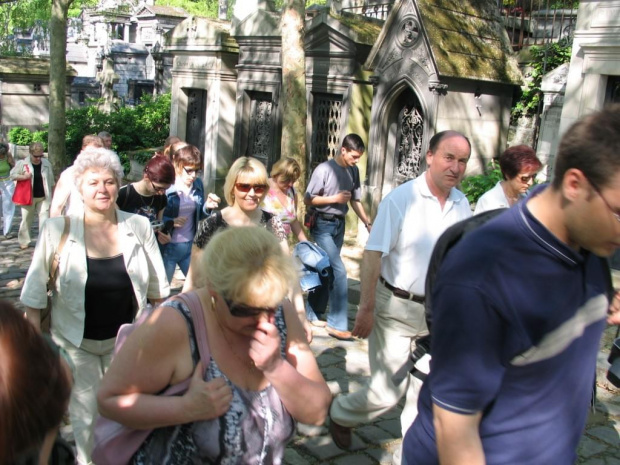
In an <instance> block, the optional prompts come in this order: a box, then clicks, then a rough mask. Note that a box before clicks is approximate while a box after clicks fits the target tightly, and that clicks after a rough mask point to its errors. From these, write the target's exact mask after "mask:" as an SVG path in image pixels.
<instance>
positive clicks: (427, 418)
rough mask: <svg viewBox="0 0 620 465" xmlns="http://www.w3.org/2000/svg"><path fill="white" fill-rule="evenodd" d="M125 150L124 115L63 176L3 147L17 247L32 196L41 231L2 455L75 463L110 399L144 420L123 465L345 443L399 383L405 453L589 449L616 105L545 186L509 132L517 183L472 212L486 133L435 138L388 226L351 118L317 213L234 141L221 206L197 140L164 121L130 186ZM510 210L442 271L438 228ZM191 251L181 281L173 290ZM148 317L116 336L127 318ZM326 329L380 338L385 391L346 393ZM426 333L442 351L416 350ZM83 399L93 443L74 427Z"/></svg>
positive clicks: (481, 456) (376, 345) (511, 454)
mask: <svg viewBox="0 0 620 465" xmlns="http://www.w3.org/2000/svg"><path fill="white" fill-rule="evenodd" d="M112 146H113V139H112V136H111V135H110V134H108V133H106V132H102V133H99V134H98V135H97V136H95V135H89V136H86V137H85V138H84V140H83V145H82V151H81V152H80V153H79V154H78V155H77V157H76V158H75V161H74V163H73V164H72V166H70V167H68V168H67V169H66V170H65V171H64V172H63V173H62V174H61V175H60V177H59V180H58V183H57V184H56V187H55V189H54V176H53V172H52V167H51V164H50V163H49V161H48V160H47V159H46V158H45V157H44V156H43V149H44V147H43V145H42V144H40V143H33V144H32V145H31V146H30V154H29V156H28V157H27V158H25V159H23V160H17V161H15V160H13V158H12V156H11V154H10V151H9V148H8V146H7V145H6V144H4V143H0V189H2V190H1V195H2V198H3V202H2V214H3V218H4V224H3V233H4V236H5V238H7V237H8V238H10V237H11V236H10V229H11V225H12V220H13V212H14V208H15V206H14V204H13V202H10V201H7V199H9V200H10V198H11V197H12V195H13V192H14V191H15V188H16V186H15V183H16V182H19V181H28V182H29V184H30V191H31V197H32V199H31V202H30V204H27V205H21V209H22V222H21V224H20V228H19V233H18V242H19V245H20V247H22V248H27V247H29V246H30V245H31V236H30V234H31V229H32V222H33V218H34V214H35V213H36V214H38V217H39V228H40V231H39V235H38V240H37V242H36V246H35V248H34V252H33V257H32V263H31V265H30V268H29V270H28V273H27V275H26V278H25V280H24V283H23V287H22V291H21V297H20V301H21V304H22V305H23V306H24V307H25V309H26V319H24V318H21V317H20V315H19V313H18V312H17V310H16V309H15V308H14V307H13V306H12V305H11V304H9V303H8V302H0V409H2V412H1V414H0V462H1V463H15V464H22V463H48V461H49V460H50V459H49V457H51V456H52V455H53V451H56V452H55V455H54V456H55V457H60V456H64V459H63V460H65V461H64V462H63V461H59V460H57V461H56V462H54V463H73V461H74V460H75V461H76V462H77V463H79V464H89V463H93V449H94V448H95V450H97V447H101V445H98V444H97V441H98V437H97V435H96V429H97V428H99V423H98V422H97V419H98V417H102V418H105V419H107V420H109V421H112V422H116V423H118V425H119V427H123V428H125V429H128V430H148V431H149V433H148V434H147V435H145V439H144V440H143V441H142V442H140V443H139V444H135V450H132V453H131V458H130V459H129V463H133V464H152V463H158V464H159V463H161V464H186V463H187V464H189V463H234V464H257V465H258V464H279V463H282V462H283V457H284V450H285V447H286V444H287V442H288V441H289V440H290V439H291V438H292V436H293V435H294V434H295V424H296V422H302V423H305V424H312V425H321V424H323V423H325V422H326V421H328V422H329V430H330V433H331V434H332V437H333V439H334V442H335V443H336V445H337V446H338V447H340V448H342V449H349V448H351V443H352V441H351V438H352V428H354V427H357V426H359V425H361V424H364V423H367V422H369V421H372V420H373V419H375V418H376V417H378V416H380V415H382V414H384V413H385V412H387V411H388V410H390V409H392V408H393V407H394V406H396V405H397V404H398V402H399V401H400V400H401V398H402V397H403V396H405V397H406V400H405V404H404V405H405V406H404V409H403V411H402V415H401V432H402V435H403V438H404V440H403V445H402V448H400V449H398V450H397V451H396V452H395V453H394V457H393V463H395V464H400V463H403V464H410V465H411V464H436V463H439V462H441V463H448V464H451V463H454V464H457V463H459V464H460V463H472V464H473V463H481V464H482V463H520V464H539V463H573V462H574V460H575V457H576V452H575V451H576V446H577V443H578V441H579V438H580V436H581V434H582V431H583V428H584V426H585V420H586V414H587V406H588V403H589V402H590V400H591V395H592V394H591V393H592V386H593V383H594V374H595V362H596V354H597V352H598V341H599V339H600V335H601V332H602V330H603V329H604V326H605V324H606V323H611V324H620V311H618V310H619V309H620V304H619V299H618V296H617V295H616V296H615V297H616V298H615V300H614V295H615V294H614V290H613V288H612V287H611V281H610V279H609V270H608V266H607V263H606V261H605V260H604V259H603V258H601V257H607V256H609V255H611V254H612V253H613V252H614V250H615V248H616V247H618V246H619V245H620V224H619V222H620V158H619V157H618V153H620V151H619V150H618V149H619V148H620V106H613V107H610V108H608V109H606V110H604V111H602V112H600V113H597V114H594V115H591V116H588V117H586V118H584V119H583V120H581V121H578V122H577V123H575V125H574V126H573V128H571V130H569V131H568V132H567V133H566V135H565V136H564V137H563V139H562V141H561V144H560V148H559V152H558V154H557V157H556V165H555V169H554V176H555V177H554V179H553V181H552V183H551V184H549V185H536V186H533V184H535V179H536V175H537V173H538V172H539V171H540V169H541V168H542V163H541V162H540V160H539V159H538V158H537V157H536V154H535V151H534V150H533V149H532V148H531V147H527V146H516V147H510V148H508V149H507V150H505V151H504V152H503V153H502V154H501V155H499V157H498V160H499V166H500V169H501V173H502V177H503V179H502V180H501V181H500V182H498V183H497V185H496V186H495V187H493V189H491V190H490V191H489V192H487V193H486V194H484V195H483V196H482V197H481V198H480V199H479V200H478V202H477V205H476V206H475V209H472V207H471V206H470V204H469V202H468V200H467V198H466V197H465V195H464V194H463V193H462V192H461V191H459V189H458V185H459V183H460V182H461V180H462V179H463V177H464V175H465V171H466V168H467V164H468V162H469V160H470V156H471V152H472V146H471V142H470V140H469V138H468V137H466V135H464V134H462V133H460V132H458V131H453V130H445V131H441V132H438V133H437V134H435V135H434V136H433V137H432V138H430V140H429V143H428V150H427V152H426V156H425V162H426V171H424V172H423V173H422V174H421V175H420V176H419V177H417V178H415V179H413V180H411V181H408V182H405V183H404V184H401V185H400V186H398V187H396V188H395V189H393V190H392V191H391V192H390V193H389V194H387V195H386V196H385V197H384V198H383V199H382V200H381V202H380V203H379V205H378V209H377V211H376V214H375V215H374V222H373V221H371V218H370V216H369V214H368V213H367V212H366V209H365V207H364V203H363V202H362V200H363V199H362V191H361V188H362V181H361V179H360V173H359V169H358V168H357V166H356V165H357V163H358V162H359V160H360V159H361V157H362V156H363V155H364V152H365V151H366V147H365V144H364V142H363V140H362V138H361V137H360V136H358V135H357V134H348V135H347V136H345V137H344V138H343V140H342V144H341V148H340V150H339V152H338V153H337V154H336V156H335V157H334V158H333V159H330V160H328V161H326V162H324V163H321V164H320V165H318V166H317V167H316V168H315V169H314V171H313V172H312V173H311V176H310V179H309V182H308V186H307V189H306V191H305V192H304V193H303V196H302V198H303V203H304V204H305V206H306V207H307V208H308V215H307V217H308V222H307V224H306V227H307V228H306V229H304V227H303V226H302V224H301V222H300V221H299V218H298V216H297V213H298V202H299V195H298V193H297V192H296V190H295V188H294V185H295V183H296V182H297V181H298V179H299V178H300V176H301V167H300V166H299V164H298V163H297V162H296V161H295V160H294V159H292V158H283V159H281V160H279V161H278V162H276V163H274V165H273V166H272V167H271V172H270V175H268V171H267V168H266V167H265V166H264V165H263V164H262V163H261V162H260V161H258V160H257V159H255V158H252V157H239V158H238V159H236V160H235V161H234V162H233V163H232V165H231V166H230V169H229V171H228V173H227V175H226V179H225V182H224V185H223V189H222V194H223V198H224V200H225V202H226V206H224V207H223V208H221V206H220V203H221V201H220V198H219V197H218V196H217V195H216V194H215V193H213V192H210V193H209V192H207V190H206V189H205V186H204V184H203V180H202V176H201V172H202V169H203V156H202V154H201V153H200V151H199V149H198V148H197V147H195V146H193V145H191V144H188V143H186V142H183V141H181V140H180V139H179V138H177V137H174V136H170V137H169V138H168V139H167V140H166V141H165V143H164V146H163V147H162V149H161V150H160V151H158V152H157V153H155V154H154V156H153V157H152V158H151V159H150V160H149V161H148V162H147V163H146V165H145V168H144V172H143V175H142V178H141V179H140V180H138V181H136V182H134V183H131V184H127V185H123V171H122V167H121V164H120V160H119V157H118V156H117V154H116V153H115V152H113V151H112V150H111V148H112ZM349 208H351V209H352V210H353V212H354V213H355V215H356V216H357V219H359V221H360V222H361V223H362V224H363V226H364V228H365V229H366V230H367V232H368V240H367V243H366V245H365V250H364V254H363V258H362V264H361V277H360V282H361V296H360V303H359V307H358V309H357V314H356V318H355V323H354V325H353V327H352V328H349V324H348V319H347V313H348V299H347V272H346V268H345V266H344V263H343V261H342V258H341V257H340V254H341V249H342V246H343V242H344V233H345V226H346V215H347V212H348V210H349ZM495 209H502V210H504V211H503V212H502V213H500V214H497V215H496V216H493V218H492V219H490V220H488V221H486V222H484V224H482V225H480V226H478V227H476V228H475V229H474V230H473V231H471V232H469V233H468V235H467V236H466V237H464V238H463V239H462V240H461V241H460V242H459V243H457V244H456V245H454V247H453V249H452V250H451V251H450V253H449V254H447V255H446V258H445V259H444V260H445V261H444V262H442V263H435V264H434V266H435V268H436V269H438V272H437V273H436V274H434V275H433V276H432V278H433V282H432V283H433V285H432V286H431V287H429V284H428V282H429V281H428V280H429V266H430V265H431V261H432V260H433V257H434V255H433V250H434V247H435V244H436V243H437V242H438V241H440V237H441V236H442V235H443V234H444V232H446V231H447V230H449V229H452V228H453V227H454V226H457V225H458V224H462V223H461V222H463V221H464V220H468V218H470V217H472V210H473V214H474V215H482V214H483V213H484V212H488V211H490V210H495ZM309 238H310V239H312V240H313V241H315V242H316V244H317V245H318V246H319V247H320V248H321V249H323V250H324V252H325V255H326V256H327V257H328V258H329V262H330V265H331V270H332V273H333V276H332V279H331V282H330V283H329V284H326V285H323V286H321V287H319V288H318V289H317V290H315V291H313V292H312V293H311V295H309V296H306V298H304V295H303V294H302V291H301V288H300V285H299V281H298V276H297V271H296V268H295V265H294V262H293V260H292V258H291V250H290V247H289V246H290V244H292V243H295V242H297V241H307V240H309ZM177 269H178V270H180V272H181V273H182V274H183V275H184V276H185V280H184V285H183V289H182V291H181V292H182V294H181V297H177V296H175V297H171V296H170V288H171V282H172V279H173V276H174V274H175V272H176V270H177ZM431 297H432V301H433V306H432V312H433V313H432V326H431V325H430V321H431V320H430V315H429V308H428V306H427V305H426V304H427V301H429V300H430V298H431ZM190 303H191V305H190ZM50 313H51V326H50V328H49V332H50V336H47V335H46V334H44V333H45V328H44V324H45V322H46V319H47V316H48V314H50ZM137 320H138V321H141V322H143V323H142V324H140V325H137V324H134V326H135V328H134V329H133V331H132V333H131V335H130V336H129V337H127V339H126V340H124V341H123V342H122V345H121V344H120V343H119V341H118V340H117V334H118V333H119V330H120V329H121V327H124V325H129V324H132V323H133V322H135V321H137ZM313 326H314V327H324V328H325V331H326V333H327V334H328V335H329V336H331V337H333V338H336V339H339V340H343V341H350V340H353V339H354V338H356V337H357V338H368V340H369V350H368V356H369V360H368V363H369V367H370V378H369V380H368V383H367V385H365V386H363V387H361V388H360V389H358V390H357V391H355V392H351V393H348V394H343V395H338V396H336V397H334V398H332V394H331V393H330V390H329V388H328V386H327V384H326V382H325V380H324V378H323V376H322V374H321V372H320V371H319V368H318V365H317V362H316V360H315V358H314V356H313V354H312V352H311V350H310V347H309V344H310V343H311V342H312V327H313ZM431 329H432V332H431ZM42 334H43V335H42ZM430 336H432V337H430ZM429 338H430V341H431V342H430V348H428V347H426V346H425V350H426V349H429V350H430V356H431V358H432V362H431V364H430V367H429V366H428V365H427V366H426V367H422V366H421V365H415V366H412V362H410V360H411V353H412V350H413V349H416V348H417V345H418V344H420V347H422V345H421V344H422V341H427V340H429ZM205 347H206V348H205ZM205 350H206V354H205ZM205 355H206V358H205ZM25 366H28V367H31V369H28V370H25V369H24V367H25ZM575 373H580V376H578V377H576V376H575ZM34 377H37V378H36V379H37V380H38V381H39V382H34V381H33V380H34V379H35V378H34ZM577 378H578V379H577ZM40 380H45V382H43V383H42V382H40ZM176 386H180V387H179V390H178V391H175V395H167V394H166V392H167V390H168V389H170V388H171V387H176ZM541 406H544V408H541ZM65 411H68V418H69V420H70V422H71V425H72V428H73V433H74V439H75V454H76V456H75V459H74V457H73V451H72V449H71V448H70V447H67V446H66V444H64V445H63V443H62V440H61V439H59V438H58V435H57V433H58V429H59V425H60V422H61V419H62V418H63V414H64V413H65ZM119 431H121V430H120V429H119ZM62 451H64V453H61V452H62ZM63 454H64V455H63Z"/></svg>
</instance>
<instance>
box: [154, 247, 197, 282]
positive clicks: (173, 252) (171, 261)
mask: <svg viewBox="0 0 620 465" xmlns="http://www.w3.org/2000/svg"><path fill="white" fill-rule="evenodd" d="M191 257H192V241H187V242H170V243H168V244H166V245H165V246H164V247H163V250H162V254H161V258H162V259H163V261H164V268H165V269H166V276H167V277H168V282H169V283H170V282H172V276H173V275H174V270H175V268H176V266H177V264H178V265H179V268H181V271H182V272H183V274H184V275H185V276H187V270H188V269H189V260H190V258H191Z"/></svg>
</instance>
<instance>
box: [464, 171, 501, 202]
mask: <svg viewBox="0 0 620 465" xmlns="http://www.w3.org/2000/svg"><path fill="white" fill-rule="evenodd" d="M502 179H504V178H503V177H502V172H501V171H500V169H499V165H498V164H497V162H495V161H492V162H491V163H489V165H488V169H487V172H486V173H483V174H476V175H474V176H468V177H466V178H465V179H463V181H462V182H461V191H462V192H463V193H464V194H465V196H466V197H467V200H469V203H470V204H474V203H476V202H477V201H478V199H479V198H480V197H482V194H484V193H485V192H487V191H488V190H491V189H492V188H493V186H495V184H497V183H498V181H501V180H502Z"/></svg>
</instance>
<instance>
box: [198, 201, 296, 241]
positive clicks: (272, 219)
mask: <svg viewBox="0 0 620 465" xmlns="http://www.w3.org/2000/svg"><path fill="white" fill-rule="evenodd" d="M260 226H263V227H264V228H265V229H266V230H267V231H269V232H271V233H273V234H274V235H275V236H276V238H277V239H278V240H279V241H280V242H282V241H284V240H286V233H285V232H284V227H283V226H282V222H281V221H280V219H279V218H278V217H277V216H275V215H273V214H271V213H269V212H266V211H263V212H262V216H261V218H260ZM228 227H229V224H228V223H227V222H226V220H224V218H223V217H222V212H221V211H219V210H216V211H214V212H213V213H212V214H211V216H209V217H208V218H205V219H204V220H202V221H201V222H200V223H198V228H197V230H196V235H195V236H194V245H195V246H196V247H198V248H199V249H204V248H205V247H206V246H207V244H208V243H209V241H210V240H211V238H212V237H213V235H214V234H215V233H216V232H217V231H219V230H220V229H224V228H228Z"/></svg>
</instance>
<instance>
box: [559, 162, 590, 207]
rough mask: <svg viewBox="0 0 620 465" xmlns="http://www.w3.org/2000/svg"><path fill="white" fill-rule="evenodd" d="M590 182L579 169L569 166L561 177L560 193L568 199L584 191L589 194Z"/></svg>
mask: <svg viewBox="0 0 620 465" xmlns="http://www.w3.org/2000/svg"><path fill="white" fill-rule="evenodd" d="M589 188H590V183H589V182H588V179H587V178H586V177H585V175H584V174H583V172H581V170H578V169H577V168H570V169H569V170H567V171H566V172H565V173H564V178H563V179H562V194H563V196H564V197H565V198H566V199H567V200H569V201H571V202H572V201H574V200H575V199H577V198H578V197H579V196H580V195H583V194H584V193H586V194H589V191H590V189H589Z"/></svg>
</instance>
